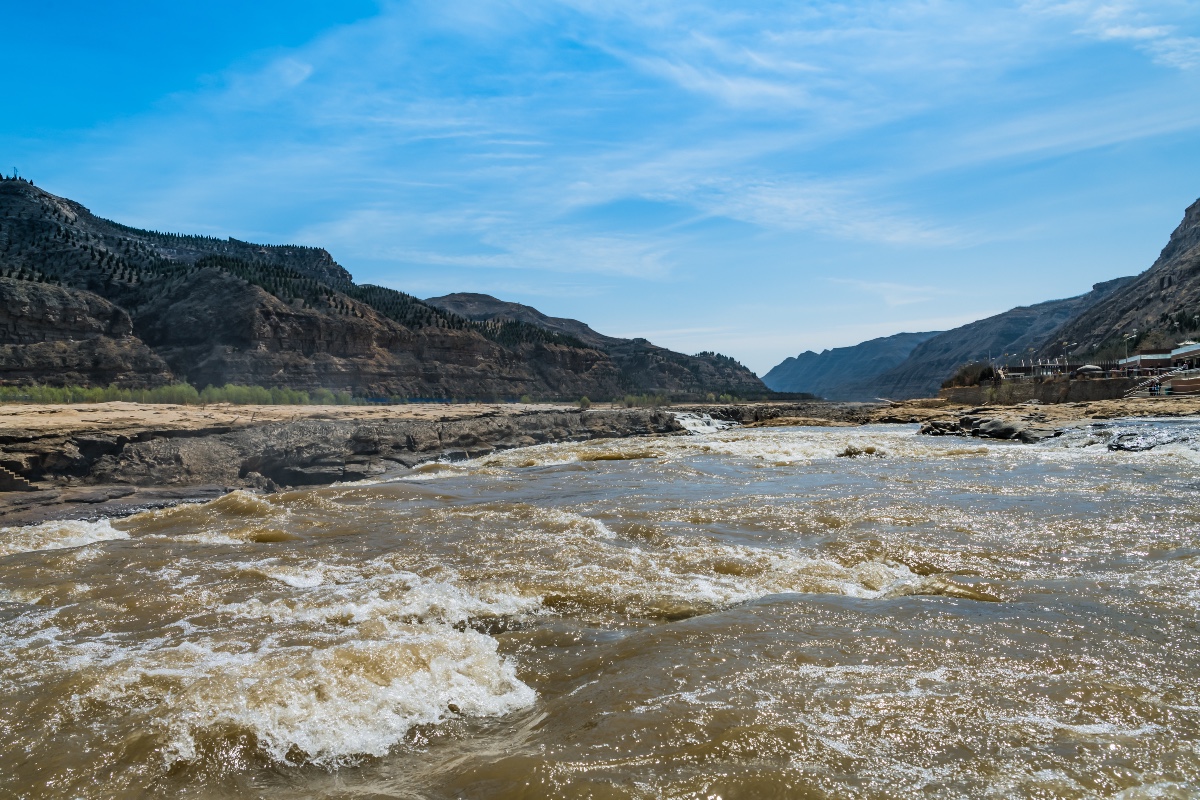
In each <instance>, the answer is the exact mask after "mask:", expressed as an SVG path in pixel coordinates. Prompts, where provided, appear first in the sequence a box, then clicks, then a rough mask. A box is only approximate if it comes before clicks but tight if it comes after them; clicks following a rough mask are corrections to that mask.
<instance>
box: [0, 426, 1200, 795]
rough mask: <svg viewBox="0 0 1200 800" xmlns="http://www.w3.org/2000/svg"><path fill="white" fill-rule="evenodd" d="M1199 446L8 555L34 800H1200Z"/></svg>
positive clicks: (843, 439) (923, 451)
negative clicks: (142, 799)
mask: <svg viewBox="0 0 1200 800" xmlns="http://www.w3.org/2000/svg"><path fill="white" fill-rule="evenodd" d="M1193 435H1196V436H1200V423H1196V422H1179V421H1157V422H1156V421H1149V422H1138V423H1123V422H1117V423H1113V424H1111V425H1108V426H1103V427H1094V428H1089V429H1082V430H1079V431H1075V432H1072V433H1070V434H1068V435H1066V436H1064V437H1061V438H1059V439H1055V440H1051V441H1047V442H1043V443H1041V444H1039V445H1021V444H1013V443H1008V442H991V443H987V442H981V441H977V440H963V439H956V438H930V437H922V436H918V435H917V434H916V431H915V428H914V427H913V426H877V427H867V428H853V429H846V428H839V429H813V428H780V429H756V430H740V429H734V430H729V431H724V432H714V433H702V434H700V435H693V436H677V437H665V438H648V439H625V440H619V441H617V440H608V441H596V442H590V443H584V444H562V445H547V446H540V447H533V448H528V449H522V450H513V451H509V452H507V453H503V454H500V455H495V456H490V457H487V458H483V459H479V460H476V461H470V462H462V463H457V464H431V465H426V466H424V467H421V468H418V469H417V470H414V471H413V472H411V473H409V474H407V475H405V476H403V477H402V478H399V479H395V480H391V481H386V482H377V483H362V484H353V485H340V486H333V487H328V488H321V489H315V490H304V491H293V492H286V493H281V494H277V495H271V496H256V495H252V494H247V493H242V492H235V493H233V494H231V495H228V496H226V497H224V498H222V499H220V500H217V501H214V502H211V503H208V504H204V505H192V506H182V507H177V508H174V509H169V510H164V511H154V512H147V513H143V514H139V515H137V516H134V517H130V518H126V519H120V520H111V521H97V522H58V523H53V522H52V523H44V524H41V525H37V526H31V527H26V528H7V529H2V530H0V697H2V699H3V701H2V703H0V796H2V797H20V798H24V797H28V798H43V797H46V798H113V797H149V798H175V797H183V798H235V797H239V798H240V797H271V798H347V799H348V798H356V799H358V798H390V797H396V798H459V797H467V798H542V797H571V798H658V797H671V798H715V797H721V798H727V799H728V798H909V797H925V798H958V797H981V798H987V797H996V798H1010V797H1018V798H1076V797H1079V798H1084V797H1115V798H1127V799H1129V800H1132V799H1133V798H1184V797H1197V796H1200V630H1198V626H1197V624H1198V622H1200V502H1198V499H1200V452H1198V449H1200V445H1198V444H1196V442H1195V441H1194V440H1193V438H1192V437H1193ZM1143 445H1144V446H1143ZM850 446H853V447H856V448H858V449H860V450H865V449H866V448H868V447H871V448H875V454H874V455H862V456H859V457H857V458H848V457H839V456H838V454H839V453H842V452H845V450H846V448H847V447H850Z"/></svg>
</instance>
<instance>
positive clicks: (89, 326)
mask: <svg viewBox="0 0 1200 800" xmlns="http://www.w3.org/2000/svg"><path fill="white" fill-rule="evenodd" d="M525 308H527V307H525ZM524 316H525V317H528V318H530V319H533V320H534V322H527V321H525V320H524V319H523V318H517V317H515V316H510V317H506V318H503V319H499V318H498V319H488V320H476V319H469V318H467V317H465V316H462V315H459V314H457V313H454V312H452V311H447V310H445V309H442V308H438V307H437V306H434V305H431V304H429V303H425V302H424V301H421V300H419V299H418V298H416V297H413V296H412V295H408V294H405V293H403V292H399V291H396V290H394V289H389V288H386V287H382V286H372V285H369V284H367V285H359V284H356V283H354V281H353V278H352V276H351V275H350V273H349V272H347V271H346V270H345V269H344V268H342V267H341V266H340V265H339V264H337V262H336V261H334V259H333V257H332V256H331V255H330V254H329V253H328V252H327V251H325V250H322V249H320V248H314V247H301V246H292V245H286V246H278V245H259V244H252V243H249V242H242V241H239V240H236V239H217V238H213V237H208V236H187V235H180V234H167V233H159V232H156V231H145V230H139V229H137V228H131V227H128V226H125V225H121V224H119V223H116V222H112V221H109V220H105V219H102V218H100V217H97V216H95V215H93V214H92V213H91V212H89V211H88V210H87V209H86V208H84V207H83V206H82V205H80V204H79V203H76V202H74V201H72V200H69V199H66V198H62V197H57V196H55V195H52V194H50V193H48V192H46V191H44V190H42V189H40V188H37V187H35V186H34V185H33V184H32V183H30V182H28V181H26V180H24V179H9V178H6V179H4V180H0V383H30V382H38V383H52V384H59V385H61V384H63V383H65V382H83V383H107V382H109V381H113V382H116V383H118V384H120V385H123V386H130V387H138V386H152V385H158V384H161V383H163V382H169V381H173V380H187V381H189V382H191V383H193V384H196V385H199V386H204V385H206V384H216V385H221V384H225V383H243V384H257V385H262V386H268V387H269V386H281V387H290V388H295V389H316V388H325V389H333V390H348V391H351V392H354V393H356V394H361V395H368V396H398V397H412V398H454V397H458V398H480V399H489V398H513V397H518V396H521V395H526V394H528V395H532V396H534V397H557V398H571V397H574V398H578V397H580V396H583V395H587V396H589V397H592V398H596V399H608V398H612V397H614V396H620V395H624V394H626V393H631V392H632V393H643V392H666V393H670V394H675V395H681V396H685V397H698V396H703V395H704V394H705V393H710V392H711V393H725V392H735V393H755V394H762V393H765V392H767V389H766V387H765V386H764V385H763V384H762V383H761V381H759V380H758V378H757V377H756V376H754V375H753V373H750V372H749V371H748V370H746V369H745V368H743V367H741V366H740V365H737V364H736V362H734V361H733V360H732V359H726V358H724V357H715V356H714V359H715V360H716V361H718V362H719V363H720V364H721V365H722V368H721V369H708V368H705V367H704V364H702V363H701V362H698V361H696V360H695V359H694V358H693V357H691V356H684V355H683V354H680V353H673V352H672V351H669V350H666V349H664V348H656V347H654V346H653V345H649V343H645V345H644V346H639V348H638V349H639V352H640V354H641V362H637V360H636V359H632V360H631V359H627V358H621V359H620V360H621V364H620V365H618V363H617V361H618V359H619V357H618V356H614V355H610V354H609V353H608V352H606V351H605V350H603V349H600V343H601V342H602V341H603V340H604V339H605V338H606V337H600V338H599V339H595V341H594V342H593V341H591V338H592V337H595V336H599V335H598V334H595V332H594V331H593V332H591V334H590V335H589V334H588V332H589V331H590V328H587V326H586V325H583V323H576V325H577V326H578V328H579V331H580V332H582V333H583V335H584V336H585V337H589V341H588V342H585V341H583V340H582V339H581V338H580V337H579V336H577V335H575V334H574V333H571V332H567V331H563V332H557V331H556V330H555V329H554V326H553V325H552V324H547V323H546V320H552V318H549V317H545V316H544V315H541V314H540V312H537V311H536V310H535V309H528V313H525V314H524ZM67 319H70V320H72V321H71V322H70V324H69V325H67V326H66V327H63V326H62V324H61V323H62V321H63V320H67ZM64 331H65V334H66V335H63V332H64ZM621 346H622V345H620V344H616V345H613V347H614V348H618V349H619V348H620V347H621ZM701 361H703V360H701Z"/></svg>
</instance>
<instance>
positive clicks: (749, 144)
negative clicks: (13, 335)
mask: <svg viewBox="0 0 1200 800" xmlns="http://www.w3.org/2000/svg"><path fill="white" fill-rule="evenodd" d="M1198 19H1200V18H1198V12H1197V10H1196V7H1195V4H1194V3H1188V2H1183V0H1178V1H1177V2H1172V0H1146V2H1138V3H1134V2H1123V1H1120V0H1070V1H1067V0H1058V1H1056V2H1051V0H1029V1H1028V2H1022V1H1021V0H1011V1H1007V0H995V1H994V2H981V3H961V2H954V1H953V0H891V1H889V0H858V1H857V2H832V0H828V1H827V0H817V1H816V2H808V3H792V2H785V0H766V1H765V2H761V3H755V4H750V5H745V4H742V5H737V4H728V3H725V4H721V3H716V2H711V0H676V2H671V3H651V2H647V1H646V0H453V1H452V2H451V1H450V0H442V1H441V2H435V0H412V1H411V2H385V3H383V4H382V5H381V13H380V14H379V15H378V16H376V17H374V18H371V19H368V20H363V21H361V22H359V23H356V24H353V25H348V26H344V27H341V28H338V29H336V30H333V31H330V32H329V33H328V34H326V35H324V36H321V37H319V38H317V39H316V40H314V41H312V42H310V43H308V44H307V45H304V46H302V47H297V48H293V49H291V50H289V51H287V52H279V53H273V54H270V55H269V56H264V57H263V59H262V60H251V61H247V62H240V65H238V66H234V67H231V69H230V70H229V71H228V72H226V73H224V74H222V75H220V76H217V77H216V78H215V79H213V80H211V81H210V82H209V83H207V84H206V85H205V86H204V88H202V89H201V90H199V91H197V92H194V93H191V94H183V95H177V96H174V97H171V98H167V99H165V100H164V101H163V102H162V103H160V104H159V105H157V106H155V107H154V108H153V109H149V110H148V111H147V112H146V113H145V114H144V115H142V116H139V117H136V118H131V119H126V120H122V121H121V122H119V123H117V124H115V125H114V126H112V127H110V128H108V129H105V130H100V131H96V132H93V134H92V135H91V136H90V137H88V138H87V139H86V140H85V141H83V142H81V143H79V144H77V145H76V146H74V147H61V146H60V147H55V148H54V151H53V153H50V154H49V155H47V163H51V164H53V165H55V166H54V167H53V168H54V169H58V170H60V175H61V177H62V181H63V191H64V192H66V193H73V194H76V195H77V196H81V197H83V198H84V199H86V198H87V197H88V196H89V193H90V195H91V196H95V197H102V198H103V199H104V203H105V204H106V206H105V207H102V208H99V209H98V210H100V211H102V212H104V213H107V214H109V215H110V216H116V217H120V218H122V219H123V220H124V221H128V222H132V223H134V224H143V225H147V226H149V227H155V228H171V229H179V230H191V231H196V232H205V233H213V234H215V235H235V236H239V237H240V238H260V239H266V240H272V241H280V240H292V241H300V242H303V243H309V244H319V245H322V246H325V247H328V248H329V249H331V250H332V251H333V252H334V254H335V256H336V257H338V258H339V259H341V260H342V261H343V262H345V263H346V264H347V266H349V267H351V268H352V270H354V271H355V272H356V273H357V274H359V275H360V276H361V277H366V278H369V279H372V280H376V281H382V282H388V281H390V282H393V283H395V284H396V285H397V286H398V287H399V288H404V285H405V282H410V283H411V285H413V286H414V287H419V286H429V287H431V288H433V287H439V286H441V285H442V284H441V283H440V282H439V280H438V279H437V278H436V276H437V275H439V274H443V273H448V274H453V275H454V276H456V279H457V278H460V277H461V278H462V279H463V280H469V281H471V282H472V285H470V286H465V285H464V286H461V287H459V288H462V289H464V290H465V289H471V288H478V287H487V288H488V289H490V290H493V293H498V292H500V288H503V287H506V286H507V287H511V291H512V292H513V293H519V294H525V295H531V296H538V295H539V292H542V293H543V295H544V296H560V295H551V294H548V293H552V292H559V291H565V292H566V294H568V295H569V294H570V293H571V292H572V291H574V290H572V289H570V288H567V289H565V290H562V289H561V287H572V286H581V287H582V286H588V285H593V286H595V285H601V284H602V285H603V286H604V287H606V288H605V290H604V291H605V292H610V289H611V292H610V293H608V294H605V295H604V296H606V297H610V298H611V297H612V296H615V295H620V294H621V293H625V294H626V295H633V294H637V293H638V292H644V291H647V290H648V289H647V284H649V283H651V282H653V283H656V284H659V286H656V287H651V288H650V289H649V290H652V291H653V290H659V289H661V285H662V284H668V283H671V282H675V283H678V284H687V283H689V282H691V281H697V282H700V281H702V280H703V279H704V278H706V277H710V276H711V274H712V273H714V272H719V271H720V269H718V268H717V267H714V266H713V265H714V264H719V265H723V266H724V268H725V269H727V270H729V271H731V272H736V271H737V270H739V269H742V268H743V265H746V264H753V266H754V274H755V276H756V277H757V278H758V279H759V280H761V281H762V282H763V285H766V286H770V285H771V284H772V283H773V282H777V281H778V280H780V279H781V278H787V279H788V280H789V281H791V279H792V276H793V274H795V273H803V274H804V275H807V284H806V285H805V286H806V288H804V289H803V290H795V288H794V287H795V285H796V284H795V282H794V281H793V282H791V283H789V284H788V285H789V286H791V287H792V291H793V293H792V295H790V296H781V297H780V298H779V302H781V303H791V304H794V305H799V303H800V300H799V299H797V298H800V297H803V298H806V299H812V298H810V297H808V295H810V294H819V293H821V292H824V291H826V290H828V291H835V290H836V291H840V292H841V293H842V294H857V295H858V296H860V297H861V301H858V300H855V302H861V308H868V307H870V308H871V309H881V308H882V309H884V310H889V309H891V310H895V309H899V311H896V312H895V313H890V314H885V315H884V316H885V317H886V319H884V320H881V321H880V322H879V325H880V326H882V328H881V329H880V330H881V333H882V332H886V331H885V330H884V329H886V328H889V327H891V328H893V331H892V332H894V326H896V325H901V324H907V323H906V322H905V320H903V319H901V318H900V317H899V316H897V315H898V314H914V313H915V312H916V311H917V306H918V305H919V304H920V303H930V304H932V303H933V302H934V301H936V300H938V299H941V298H943V297H944V296H945V294H944V293H942V290H940V289H937V288H935V287H938V286H948V285H953V284H954V281H953V277H954V275H953V272H954V270H955V269H959V268H960V265H961V263H962V262H961V261H953V263H952V264H951V259H950V258H948V257H947V258H946V259H943V260H941V261H939V262H938V264H939V265H940V266H938V267H936V268H934V267H928V266H927V264H928V263H932V262H935V261H937V259H936V256H937V255H938V254H942V253H947V252H949V251H953V252H954V253H959V252H965V251H968V250H970V248H976V250H973V251H971V252H972V253H973V254H974V255H976V256H979V257H981V258H982V257H990V253H987V252H985V251H983V250H980V249H979V248H980V247H981V245H982V244H987V245H989V246H991V247H1000V246H1001V245H1003V246H1005V247H1007V246H1009V245H1011V242H1012V241H1013V240H1015V239H1020V238H1022V237H1024V238H1029V237H1028V236H1027V235H1026V234H1027V232H1028V231H1029V230H1031V229H1032V228H1033V227H1035V226H1038V225H1042V224H1043V223H1044V222H1045V220H1043V219H1042V218H1031V217H1030V216H1029V215H1025V216H1022V215H1021V212H1020V208H1021V206H1022V204H1023V203H1025V202H1027V201H1028V198H1029V196H1030V195H1029V194H1028V193H1029V192H1036V193H1046V192H1053V191H1055V187H1053V186H1048V185H1045V184H1043V185H1039V186H1037V187H1036V188H1035V189H1028V188H1019V189H1018V188H1012V186H1011V185H1009V181H1010V180H1011V181H1015V180H1016V179H1015V178H1014V177H1013V176H1017V175H1020V174H1023V173H1024V171H1027V170H1034V169H1037V168H1041V165H1043V164H1044V163H1045V162H1048V161H1051V160H1053V159H1067V158H1071V157H1077V156H1080V155H1081V154H1087V153H1089V152H1091V151H1098V150H1102V149H1104V148H1117V147H1121V148H1133V147H1141V148H1144V149H1147V150H1148V149H1150V148H1152V147H1153V144H1152V143H1154V142H1158V141H1161V140H1162V139H1163V138H1164V137H1168V136H1171V135H1177V134H1180V133H1181V132H1189V131H1195V130H1196V129H1197V128H1200V110H1198V108H1200V107H1197V106H1196V104H1194V103H1188V102H1182V101H1181V100H1186V98H1188V97H1191V96H1195V93H1196V92H1197V91H1200V86H1198V85H1197V80H1198V77H1197V76H1198V71H1197V70H1196V67H1197V64H1198V62H1197V53H1200V48H1198V47H1197V38H1196V33H1197V23H1198ZM1097 43H1103V44H1102V45H1099V46H1098V45H1097ZM1112 48H1122V49H1123V50H1124V52H1125V53H1126V54H1127V55H1129V56H1130V58H1129V60H1128V61H1129V62H1138V63H1139V64H1141V65H1142V70H1143V71H1138V70H1134V69H1131V70H1129V72H1131V73H1133V74H1128V75H1127V74H1124V73H1122V74H1120V75H1115V74H1111V73H1110V72H1109V71H1107V69H1108V68H1107V66H1106V63H1105V60H1104V57H1103V56H1100V57H1098V56H1096V55H1095V51H1097V50H1103V51H1105V53H1111V52H1112ZM1126 63H1128V62H1126ZM246 64H249V65H250V66H246ZM1181 169H1186V166H1185V167H1183V168H1181ZM75 187H79V190H78V191H76V190H75ZM122 187H127V188H122ZM997 187H999V188H997ZM121 192H125V194H124V195H122V194H121ZM1022 192H1025V193H1026V194H1024V195H1023V194H1022ZM989 193H990V194H989ZM947 194H951V195H953V197H955V198H956V200H954V201H947V200H945V199H944V197H945V196H946V195H947ZM631 201H639V202H644V203H646V204H661V205H670V206H671V207H672V208H674V209H677V210H678V213H676V214H675V215H674V216H671V217H670V219H669V221H668V222H664V223H662V224H647V223H646V221H645V220H644V219H641V218H640V217H639V216H638V215H639V213H640V212H638V211H636V210H635V211H620V210H619V209H620V208H621V207H622V203H628V204H629V205H630V207H634V208H636V207H638V206H636V204H635V203H632V202H631ZM613 209H618V210H616V211H614V210H613ZM997 214H1003V215H1005V221H1006V224H1005V225H1003V226H999V225H995V224H994V220H995V216H996V215H997ZM1013 220H1016V222H1014V221H1013ZM1045 224H1047V225H1051V223H1048V222H1047V223H1045ZM834 249H836V250H837V251H838V256H837V257H832V256H830V255H829V254H830V253H831V252H832V251H833V250H834ZM813 253H816V254H818V255H819V256H820V257H811V258H810V255H811V254H813ZM881 259H886V260H888V261H889V269H888V271H887V272H884V271H882V270H881V269H880V268H879V267H878V264H877V262H878V261H879V260H881ZM830 264H833V265H836V266H832V267H831V266H829V265H830ZM948 264H949V265H950V266H947V265H948ZM1014 269H1016V268H1014ZM1079 269H1083V268H1082V267H1079ZM938 270H940V271H941V272H940V274H934V273H936V272H937V271H938ZM1108 271H1109V272H1111V273H1113V274H1115V273H1116V271H1117V270H1116V269H1112V270H1108ZM1120 271H1121V272H1126V271H1129V270H1128V269H1127V268H1124V267H1122V268H1121V270H1120ZM832 272H836V278H837V280H836V281H833V282H831V281H829V280H826V278H828V277H830V273H832ZM909 273H911V274H909ZM881 274H883V275H886V276H887V277H886V278H885V279H883V280H881V279H880V277H879V276H880V275H881ZM892 275H895V278H894V279H893V278H892V277H891V276H892ZM1034 277H1036V276H1034ZM589 281H590V282H591V283H589ZM751 283H752V282H751V281H748V280H747V281H741V282H739V281H736V280H735V281H730V282H728V283H726V284H725V285H724V286H721V285H720V284H719V283H718V282H716V281H712V288H710V289H708V290H706V291H705V292H698V293H696V294H695V295H694V297H697V298H701V299H699V300H695V299H693V300H692V301H689V302H692V303H701V305H699V306H696V305H692V306H688V307H682V306H680V307H679V308H667V309H665V310H664V311H663V312H662V313H663V314H664V315H665V317H666V319H664V321H663V322H662V323H661V324H660V323H658V322H656V323H655V327H656V329H661V330H656V332H655V333H656V335H659V334H661V335H662V336H663V337H666V338H667V340H668V341H670V342H675V343H676V344H678V345H679V346H681V347H684V348H685V349H689V350H700V349H712V348H713V347H718V349H719V347H720V346H724V347H727V348H728V347H731V346H734V345H736V346H738V347H742V346H745V347H747V348H766V347H767V344H765V342H766V341H767V340H766V339H761V338H756V335H754V334H751V333H746V332H744V331H743V332H742V333H739V332H738V330H739V329H737V328H736V326H735V328H731V329H728V330H727V329H724V328H721V329H719V330H718V329H716V328H713V329H708V328H705V329H704V330H692V329H693V328H695V326H694V325H693V324H690V323H688V321H687V320H688V318H690V317H693V316H704V317H714V316H715V315H716V312H717V310H718V309H721V308H723V307H724V306H725V305H727V303H728V300H729V296H730V295H734V294H738V293H742V294H746V293H751V292H753V291H755V290H754V287H753V286H752V285H751ZM497 287H499V288H497ZM555 287H559V288H555ZM848 287H855V288H857V290H858V291H857V292H856V293H848V292H846V289H847V288H848ZM500 293H502V292H500ZM588 295H589V292H587V291H584V290H582V289H581V290H579V291H578V293H577V296H578V297H585V296H588ZM852 299H853V298H852ZM958 302H961V303H964V304H971V303H974V304H975V308H976V310H975V311H970V310H968V311H965V312H964V314H966V315H968V316H969V315H971V314H975V315H978V314H979V313H981V312H982V311H988V310H993V309H992V308H991V306H993V305H994V304H995V303H996V302H997V301H996V300H995V299H994V296H991V295H989V297H988V298H986V299H974V298H971V297H970V296H964V297H960V298H958V299H956V303H958ZM983 303H987V304H988V308H987V309H982V308H981V306H982V304H983ZM814 305H816V306H820V305H821V303H820V302H814ZM806 313H807V312H806ZM811 313H812V314H813V315H814V317H818V318H819V319H820V320H823V322H820V323H813V324H811V325H809V324H805V325H799V324H797V325H795V326H793V327H792V328H789V329H788V330H796V331H801V332H802V333H803V335H804V336H809V337H812V338H813V341H814V342H815V341H818V340H820V341H838V342H840V343H843V344H844V343H846V342H845V341H844V338H843V337H852V336H858V335H862V334H863V333H864V332H866V331H868V329H867V328H865V327H863V326H853V327H851V328H846V329H844V330H843V328H841V327H838V325H835V324H833V323H831V322H830V321H829V320H831V319H833V321H834V322H839V318H836V317H835V316H834V315H833V314H832V312H827V311H826V312H821V311H820V309H818V310H817V311H814V312H811ZM822 313H824V316H821V314H822ZM581 316H584V315H582V314H581ZM841 316H842V317H853V316H859V317H865V316H868V315H865V314H861V313H860V314H857V315H856V314H853V313H850V312H845V313H842V314H841ZM615 320H616V321H615V322H614V324H613V327H614V329H616V328H620V329H625V330H633V329H635V328H637V327H638V323H636V322H634V321H630V320H627V319H623V318H615ZM839 324H840V323H839ZM718 327H721V326H718ZM780 330H781V331H782V330H783V329H782V328H781V329H780ZM822 331H825V332H822ZM839 331H842V332H841V333H839ZM772 335H773V336H774V335H776V334H772ZM778 335H783V334H782V333H780V334H778ZM875 335H881V334H875ZM706 337H707V338H706ZM720 343H726V344H723V345H722V344H720ZM738 343H741V344H738ZM764 352H765V351H764ZM793 354H794V353H793Z"/></svg>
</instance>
